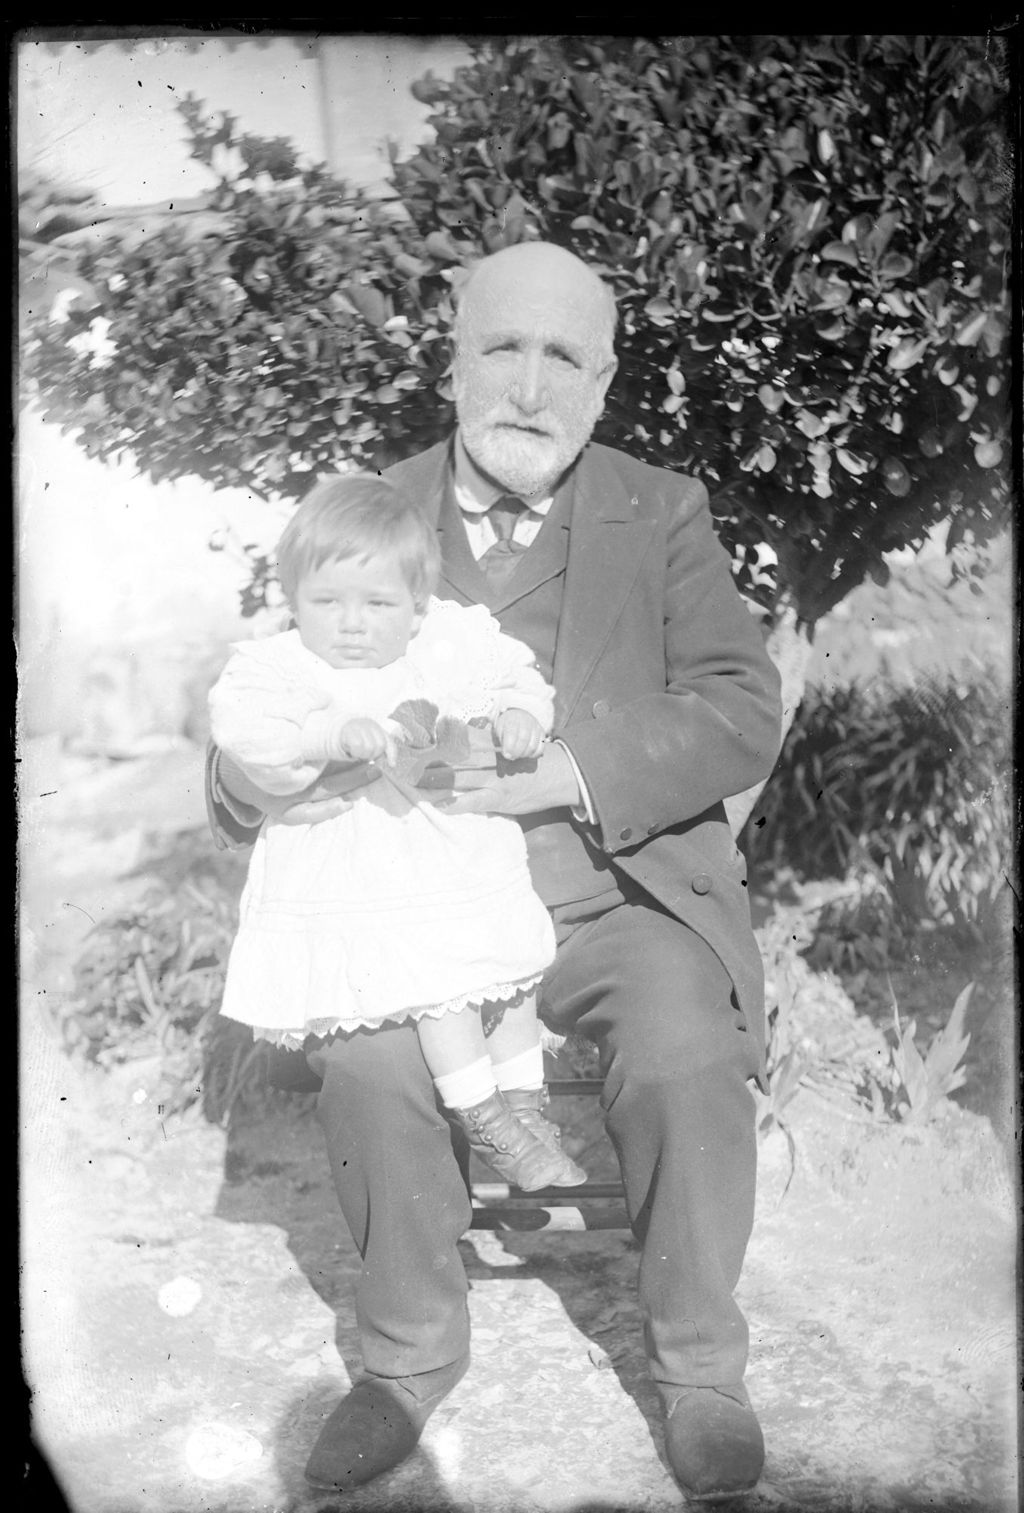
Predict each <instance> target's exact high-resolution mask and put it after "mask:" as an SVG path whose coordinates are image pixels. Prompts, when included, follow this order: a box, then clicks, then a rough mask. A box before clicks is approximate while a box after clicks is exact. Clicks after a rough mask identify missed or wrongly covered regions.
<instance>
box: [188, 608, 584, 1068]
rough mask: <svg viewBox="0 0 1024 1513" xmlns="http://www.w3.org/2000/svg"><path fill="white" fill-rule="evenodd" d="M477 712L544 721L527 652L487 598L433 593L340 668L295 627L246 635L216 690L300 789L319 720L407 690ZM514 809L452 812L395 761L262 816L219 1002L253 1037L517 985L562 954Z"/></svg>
mask: <svg viewBox="0 0 1024 1513" xmlns="http://www.w3.org/2000/svg"><path fill="white" fill-rule="evenodd" d="M414 699H426V700H429V701H430V702H431V703H433V704H434V705H435V706H436V707H437V709H438V711H439V713H440V714H441V715H449V716H452V717H455V718H457V719H460V720H464V721H468V720H470V719H475V718H478V717H487V718H493V717H494V716H495V715H497V714H499V713H501V711H503V710H504V709H508V708H518V709H525V710H527V711H528V712H529V713H531V714H533V715H535V716H536V717H537V719H539V720H540V722H541V724H542V725H543V727H544V729H545V731H550V729H551V720H552V690H551V688H550V687H549V685H548V684H547V683H545V681H544V679H543V678H542V677H541V675H540V673H539V672H538V671H537V669H536V667H535V665H534V661H533V654H532V653H531V652H530V650H529V648H528V647H526V646H524V645H523V644H522V642H519V641H515V640H513V639H512V638H511V637H510V636H506V635H504V634H503V632H502V631H501V629H500V627H499V625H498V622H497V621H496V620H495V619H494V617H493V616H492V615H490V614H489V613H488V611H487V610H486V609H484V608H483V607H482V606H480V605H474V606H472V607H469V608H466V607H463V606H462V605H459V604H455V603H452V602H449V601H441V600H436V599H432V600H431V601H430V605H429V607H428V611H427V614H426V615H425V617H424V620H423V623H422V625H421V627H420V629H419V631H418V633H417V634H416V635H415V636H414V637H413V639H412V640H411V641H410V643H409V646H408V649H407V651H406V653H405V655H404V656H403V657H401V658H400V659H399V660H398V661H397V662H393V663H391V664H389V665H388V666H387V667H381V668H352V669H340V670H339V669H335V668H332V667H330V666H329V665H328V664H327V663H326V662H324V661H323V660H322V659H321V658H320V657H318V656H316V655H315V654H314V653H313V652H310V651H308V650H307V648H306V647H305V646H303V644H302V642H301V640H300V639H299V633H298V631H297V630H289V631H285V632H283V633H282V634H279V635H274V636H269V637H266V638H264V639H262V640H256V641H248V642H241V643H239V644H238V645H236V646H235V648H234V649H233V654H232V656H231V659H230V660H229V662H228V664H227V666H226V667H225V669H224V672H223V673H222V675H221V677H220V679H219V680H218V682H217V683H216V685H215V686H214V688H213V689H212V691H211V694H210V714H211V726H212V733H213V738H214V740H215V741H216V742H217V744H218V746H220V747H221V748H222V749H223V750H224V751H226V752H228V753H229V754H230V755H231V756H232V757H233V758H234V759H235V760H236V761H237V762H238V763H239V765H240V766H241V767H242V769H243V770H244V771H245V772H246V773H247V774H248V775H249V776H250V777H251V778H252V779H253V781H254V782H256V783H257V784H258V785H259V786H260V787H261V788H263V789H264V790H265V791H266V792H269V793H276V794H289V793H298V792H300V791H301V790H302V789H303V788H305V787H307V786H308V785H309V784H310V783H312V782H313V781H314V780H315V779H316V778H317V777H318V776H319V774H320V773H321V772H322V770H323V768H324V766H325V765H326V762H325V759H324V757H323V756H322V755H320V754H318V753H319V752H322V750H323V746H324V741H325V735H326V732H327V731H328V730H329V729H331V728H332V727H335V726H336V725H337V723H338V722H339V721H340V720H345V719H351V718H353V717H354V716H356V715H363V716H368V717H370V718H371V719H375V720H377V721H379V722H381V723H382V724H384V726H385V729H387V728H388V726H387V720H388V717H389V716H390V715H391V713H392V711H393V710H394V709H396V708H397V706H399V705H400V704H402V703H403V702H404V701H406V700H414ZM554 950H555V942H554V933H553V930H552V926H551V921H550V918H549V916H548V912H547V910H546V908H545V907H544V905H543V904H542V903H541V901H540V899H539V898H538V897H537V895H536V894H535V893H534V891H533V888H532V886H531V883H530V875H529V870H528V867H527V859H526V844H525V841H524V839H523V834H522V831H521V830H520V828H519V826H518V825H517V824H516V823H515V822H514V821H513V820H510V819H507V818H504V817H502V816H500V815H478V814H462V815H453V814H445V813H444V812H443V811H442V810H438V809H437V808H435V807H434V806H432V805H431V804H429V803H420V802H416V801H415V796H414V795H413V794H412V793H411V792H410V790H409V788H408V786H407V785H406V784H404V783H401V782H400V781H398V780H393V779H392V778H390V777H388V776H385V777H384V778H382V779H381V780H380V781H379V782H376V783H373V784H372V785H370V787H369V788H367V789H366V791H365V793H362V794H361V795H360V796H358V797H357V798H356V799H355V802H354V803H353V805H352V807H351V808H350V809H349V810H348V811H347V812H346V813H344V814H342V815H339V816H338V817H337V818H336V819H331V820H324V821H322V822H321V823H319V824H316V825H283V824H280V823H278V822H276V821H274V820H273V819H267V820H266V821H265V822H264V825H263V827H262V829H261V831H260V834H259V838H258V839H257V841H256V845H255V847H254V849H253V854H252V859H251V861H250V864H249V875H248V879H247V882H246V886H245V889H244V892H243V894H242V899H241V905H240V920H239V929H238V935H237V937H236V940H235V943H234V946H233V948H232V952H231V958H230V962H229V965H228V972H227V981H226V984H225V989H224V999H223V1003H222V1006H221V1012H222V1013H223V1014H226V1015H227V1016H228V1017H229V1018H231V1019H237V1020H241V1021H242V1022H243V1023H244V1024H249V1025H252V1027H253V1029H254V1032H255V1034H256V1036H257V1038H264V1039H268V1040H271V1041H273V1042H275V1043H277V1044H280V1045H285V1046H291V1047H296V1046H300V1045H301V1044H302V1041H303V1040H304V1038H305V1036H306V1035H308V1034H316V1035H327V1034H331V1033H334V1032H336V1031H351V1030H355V1029H358V1028H360V1027H361V1026H372V1025H377V1024H380V1023H381V1022H382V1021H384V1020H396V1019H406V1018H410V1017H411V1018H418V1017H419V1016H421V1015H423V1014H428V1015H433V1016H437V1015H440V1014H442V1013H446V1012H448V1011H451V1010H458V1009H461V1008H464V1007H465V1006H466V1005H467V1004H471V1003H472V1004H476V1003H482V1002H485V1001H488V1000H494V999H509V998H512V997H514V996H516V995H517V994H518V993H519V992H520V991H522V990H523V989H525V988H527V987H529V986H531V985H533V984H535V983H536V982H538V981H539V980H540V977H541V975H542V973H543V971H544V969H545V967H546V966H547V965H548V964H549V963H550V962H551V961H552V960H553V958H554Z"/></svg>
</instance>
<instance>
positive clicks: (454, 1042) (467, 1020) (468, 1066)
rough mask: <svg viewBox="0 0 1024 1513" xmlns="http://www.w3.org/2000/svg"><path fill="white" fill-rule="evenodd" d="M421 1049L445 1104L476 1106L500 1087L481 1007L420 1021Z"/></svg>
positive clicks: (418, 1022) (449, 1105) (456, 1106)
mask: <svg viewBox="0 0 1024 1513" xmlns="http://www.w3.org/2000/svg"><path fill="white" fill-rule="evenodd" d="M416 1032H417V1034H418V1035H419V1038H420V1049H421V1050H422V1052H423V1059H424V1061H425V1062H426V1063H427V1067H428V1068H429V1071H430V1075H431V1076H432V1077H433V1079H434V1086H435V1087H436V1088H437V1091H438V1093H439V1095H440V1098H441V1102H442V1103H443V1104H444V1106H445V1108H450V1109H459V1108H473V1107H474V1106H475V1105H476V1104H478V1103H483V1101H484V1099H485V1098H489V1097H490V1096H491V1094H492V1093H493V1092H494V1091H495V1089H496V1087H497V1085H498V1084H497V1082H496V1081H495V1077H494V1068H493V1067H492V1066H491V1058H490V1056H489V1055H488V1054H487V1042H486V1041H485V1040H484V1031H483V1025H482V1024H481V1022H480V1010H479V1009H474V1008H467V1009H461V1010H460V1011H459V1012H458V1013H451V1014H441V1015H440V1016H439V1017H438V1018H437V1019H431V1018H430V1017H429V1016H428V1015H426V1014H425V1015H424V1016H423V1018H422V1019H420V1020H418V1021H417V1023H416Z"/></svg>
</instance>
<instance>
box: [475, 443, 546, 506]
mask: <svg viewBox="0 0 1024 1513" xmlns="http://www.w3.org/2000/svg"><path fill="white" fill-rule="evenodd" d="M507 493H508V489H503V488H501V487H500V486H499V485H498V484H496V483H494V482H493V480H492V479H490V478H487V477H485V476H484V474H483V473H481V471H480V469H479V468H478V467H477V465H476V463H475V462H474V461H473V459H472V457H470V455H469V453H468V452H467V451H466V448H465V445H464V443H463V440H462V436H461V434H460V432H458V431H456V433H455V498H456V501H457V503H458V506H459V509H460V510H462V511H463V513H464V514H467V515H483V514H485V513H486V512H487V510H489V509H490V507H491V505H492V504H494V503H495V502H496V501H497V500H499V499H501V498H502V497H503V496H504V495H505V494H507ZM554 497H555V496H554V495H553V494H531V495H530V496H529V498H524V499H523V503H524V504H525V505H526V507H527V509H529V510H530V511H531V513H533V514H534V515H546V514H547V512H548V510H550V508H551V506H552V504H553V502H554Z"/></svg>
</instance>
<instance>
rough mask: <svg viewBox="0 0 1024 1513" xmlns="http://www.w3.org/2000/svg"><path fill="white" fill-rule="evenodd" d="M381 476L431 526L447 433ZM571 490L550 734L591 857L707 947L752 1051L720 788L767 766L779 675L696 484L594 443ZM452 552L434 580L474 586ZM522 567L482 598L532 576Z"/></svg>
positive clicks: (737, 859)
mask: <svg viewBox="0 0 1024 1513" xmlns="http://www.w3.org/2000/svg"><path fill="white" fill-rule="evenodd" d="M388 475H389V477H391V479H392V480H393V481H394V482H395V483H398V484H400V485H401V486H402V487H403V489H404V490H405V491H406V492H407V493H408V494H409V495H410V496H411V497H412V498H414V499H415V500H416V501H417V502H418V503H419V505H420V506H421V508H423V509H424V510H426V511H427V512H428V513H429V514H430V515H431V516H432V518H433V519H435V520H437V518H438V515H439V514H440V512H441V505H442V501H443V500H444V498H445V495H446V492H447V491H448V490H450V489H451V487H452V475H451V464H450V446H449V443H447V442H445V443H441V444H440V445H438V446H435V447H431V448H430V449H429V450H428V451H426V452H424V453H422V454H421V455H420V456H418V457H414V458H410V459H409V460H408V461H406V462H402V463H398V464H397V465H396V466H395V467H393V468H390V469H389V470H388ZM573 486H574V497H573V502H572V521H571V527H570V531H569V549H568V561H567V564H566V568H565V585H564V595H563V601H562V615H561V623H560V630H559V635H558V643H557V650H556V654H555V663H554V675H553V682H554V685H555V693H556V703H555V730H554V734H555V735H556V736H557V737H559V738H560V739H561V740H562V741H564V743H565V744H566V746H568V748H569V750H570V751H571V752H572V754H573V757H574V758H575V760H576V762H577V764H578V766H579V769H580V771H581V773H582V774H583V777H584V779H585V781H586V784H587V789H588V792H589V795H590V799H591V802H592V804H593V807H594V811H595V813H596V815H597V818H598V822H599V841H600V844H601V846H602V847H603V849H604V851H605V852H606V853H607V855H608V856H609V857H610V858H611V859H612V861H613V862H614V864H615V866H617V867H620V868H621V869H622V871H623V872H625V873H627V874H628V875H629V876H630V877H632V878H633V879H634V880H635V881H637V882H638V883H640V884H641V885H642V886H643V887H644V888H645V889H646V890H647V891H648V892H649V893H650V894H651V895H652V896H653V897H654V898H656V899H657V900H658V901H659V902H660V903H661V904H663V905H664V907H665V908H666V909H668V910H670V911H671V912H672V913H673V914H675V915H676V916H677V918H679V919H681V920H682V921H683V922H684V923H686V924H687V925H689V926H690V927H691V928H692V929H693V930H695V931H696V932H697V933H698V934H699V935H701V936H702V937H703V938H704V939H705V940H706V941H707V942H708V944H709V945H710V946H711V947H712V948H713V949H714V950H715V952H716V953H717V954H718V956H719V957H720V958H721V960H722V962H723V964H724V965H725V967H726V969H727V970H728V972H729V974H730V976H731V977H732V980H733V983H734V984H735V988H736V995H737V999H738V1001H739V1004H740V1007H741V1008H742V1009H743V1011H744V1013H745V1015H746V1018H747V1023H748V1025H749V1027H750V1030H751V1031H752V1032H753V1033H754V1034H755V1036H756V1037H757V1038H758V1040H759V1042H760V1043H761V1045H762V1048H763V1039H764V1025H763V974H762V969H761V962H760V957H759V955H758V951H757V947H756V944H755V941H754V938H753V934H752V931H751V927H750V909H749V903H748V899H747V890H746V886H745V881H746V879H745V868H744V865H743V860H742V857H741V855H740V852H739V851H738V849H737V847H736V845H735V843H734V841H733V837H732V832H731V830H730V828H729V825H728V821H727V820H726V816H725V809H724V807H723V803H722V800H723V799H725V798H726V797H728V796H729V795H731V794H734V793H741V792H743V791H744V790H745V789H747V788H751V787H753V785H754V784H755V783H757V782H759V781H761V779H763V778H765V777H766V776H767V775H768V773H769V772H770V770H771V768H772V765H773V763H774V761H775V758H776V756H777V754H778V749H779V737H780V712H781V711H780V701H779V678H778V674H777V672H776V670H775V668H774V666H773V664H772V663H771V661H770V660H769V658H768V656H767V654H766V653H765V650H764V643H763V638H762V635H761V632H760V629H759V628H758V626H757V625H756V623H755V621H754V619H753V617H752V616H751V615H750V614H749V612H748V611H747V609H746V608H745V606H744V604H743V602H742V600H741V599H740V597H739V595H738V594H737V592H736V589H735V587H734V585H733V582H732V574H731V572H730V568H729V559H728V556H727V554H726V552H725V551H724V549H723V548H722V546H721V545H720V543H719V541H718V539H717V537H716V535H715V533H714V530H713V527H712V523H711V513H710V510H709V508H708V503H707V492H706V490H705V489H704V486H703V485H702V484H700V483H698V482H696V481H695V480H694V479H691V478H686V477H683V476H681V475H680V474H677V473H672V472H668V471H666V470H664V469H658V468H653V467H649V466H648V465H647V464H645V463H642V462H636V461H634V460H633V459H632V458H630V457H627V456H626V455H625V454H624V453H622V452H618V451H614V450H612V449H611V448H610V447H604V446H598V445H596V444H591V445H589V446H588V447H586V448H585V449H584V451H583V453H582V455H581V457H580V460H579V462H578V463H577V465H576V468H575V470H574V473H573ZM526 560H529V559H526ZM452 561H453V555H446V558H445V566H444V569H443V578H444V579H445V580H446V581H447V583H448V585H449V587H451V588H453V589H455V590H456V593H457V595H458V597H460V598H465V597H472V594H471V593H468V592H467V590H468V587H469V586H470V585H468V584H467V581H466V580H465V579H463V580H462V581H460V578H459V573H458V568H457V566H456V567H453V565H452ZM524 567H525V563H524ZM542 570H543V568H541V571H542ZM521 574H522V569H520V571H518V572H517V574H516V576H515V578H514V580H513V584H512V585H511V586H510V590H509V592H508V593H507V595H506V599H505V600H503V601H501V603H500V604H497V605H496V604H495V603H494V601H493V600H492V601H491V604H492V608H495V609H497V610H498V611H499V612H500V608H501V607H502V606H503V604H504V603H505V602H508V600H509V599H510V598H511V597H512V594H513V593H515V594H520V593H523V592H525V591H529V589H530V588H531V587H533V586H535V579H532V578H531V576H530V570H529V569H527V570H526V572H525V574H522V576H521ZM477 581H479V580H477ZM444 591H445V589H444V582H442V587H441V590H440V592H441V594H442V596H443V594H444Z"/></svg>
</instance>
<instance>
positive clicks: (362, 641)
mask: <svg viewBox="0 0 1024 1513" xmlns="http://www.w3.org/2000/svg"><path fill="white" fill-rule="evenodd" d="M293 609H294V612H295V620H296V623H297V625H298V628H299V635H300V636H301V638H302V644H303V645H304V646H307V647H308V648H309V650H310V651H312V652H315V653H316V655H317V656H318V657H322V658H323V659H324V661H325V662H327V663H328V664H329V666H331V667H386V666H387V664H388V663H389V662H394V661H395V660H396V659H397V658H398V657H400V656H401V655H402V653H403V652H404V651H405V648H406V647H407V646H408V644H409V638H410V637H411V636H412V635H414V634H415V632H416V631H417V630H418V629H419V627H420V625H421V623H422V620H423V613H422V611H421V610H420V609H418V608H417V606H416V602H415V600H414V599H413V596H412V593H411V591H410V589H409V585H408V584H407V583H406V581H405V577H404V575H403V573H402V569H401V567H400V566H399V564H398V562H397V561H396V560H395V559H394V558H393V557H388V556H377V557H362V558H360V557H347V558H345V559H344V560H341V561H338V562H325V563H324V564H323V565H322V566H321V567H318V568H317V569H316V570H315V571H314V572H311V573H307V574H306V576H305V577H304V578H303V579H301V581H300V582H299V586H298V589H297V590H296V594H295V604H294V606H293Z"/></svg>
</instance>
